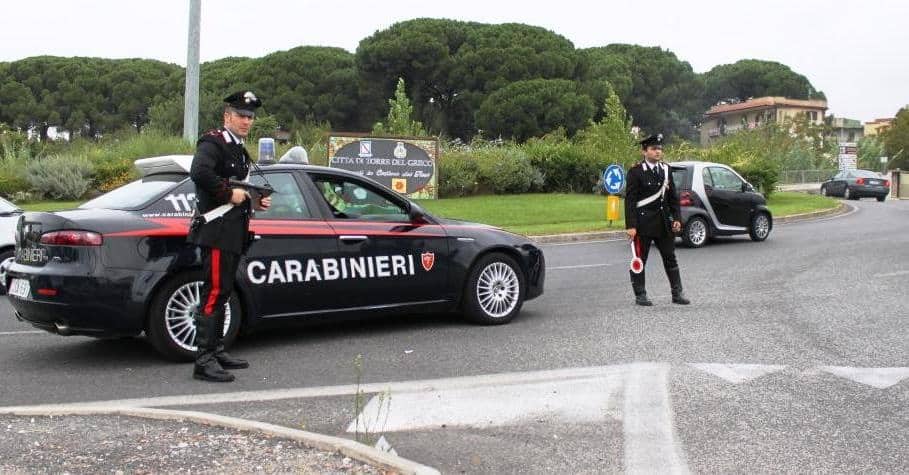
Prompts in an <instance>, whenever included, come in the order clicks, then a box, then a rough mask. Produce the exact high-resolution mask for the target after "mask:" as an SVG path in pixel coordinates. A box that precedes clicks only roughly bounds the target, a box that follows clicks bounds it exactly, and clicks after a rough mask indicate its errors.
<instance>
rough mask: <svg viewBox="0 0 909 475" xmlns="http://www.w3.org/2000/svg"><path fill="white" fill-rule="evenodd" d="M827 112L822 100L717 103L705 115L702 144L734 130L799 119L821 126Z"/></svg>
mask: <svg viewBox="0 0 909 475" xmlns="http://www.w3.org/2000/svg"><path fill="white" fill-rule="evenodd" d="M826 111H827V101H825V100H822V99H808V100H804V99H789V98H786V97H759V98H757V99H749V100H747V101H743V102H737V103H734V104H726V103H720V104H717V105H715V106H713V107H711V108H710V110H708V111H707V112H706V113H705V114H704V123H703V124H702V125H701V143H702V144H705V145H706V144H708V143H710V141H711V140H716V139H717V138H719V137H722V136H724V135H727V134H730V133H733V132H735V131H737V130H741V129H746V128H748V129H753V128H755V127H757V126H759V125H761V124H763V123H766V122H782V121H784V120H786V119H795V118H796V117H800V116H802V117H807V118H808V120H810V121H811V122H814V123H816V124H822V123H824V113H825V112H826Z"/></svg>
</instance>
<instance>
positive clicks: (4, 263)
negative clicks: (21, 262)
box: [0, 249, 16, 295]
mask: <svg viewBox="0 0 909 475" xmlns="http://www.w3.org/2000/svg"><path fill="white" fill-rule="evenodd" d="M15 260H16V251H15V250H13V249H10V250H8V251H6V252H3V253H0V295H6V272H7V270H9V266H11V265H12V264H13V261H15Z"/></svg>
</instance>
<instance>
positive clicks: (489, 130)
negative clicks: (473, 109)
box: [477, 79, 594, 142]
mask: <svg viewBox="0 0 909 475" xmlns="http://www.w3.org/2000/svg"><path fill="white" fill-rule="evenodd" d="M593 113H594V107H593V102H592V101H591V99H590V97H588V96H587V95H585V94H583V93H582V92H581V91H580V90H579V87H578V84H577V83H576V82H574V81H569V80H567V79H531V80H528V81H517V82H514V83H511V84H509V85H508V86H505V87H503V88H502V89H499V90H497V91H496V92H493V93H492V94H490V95H489V97H487V98H486V100H484V101H483V105H482V106H481V107H480V111H479V113H478V114H477V122H478V125H479V126H480V127H481V128H482V129H483V133H484V135H487V136H492V137H496V136H502V137H506V138H511V139H514V140H516V141H519V142H523V141H524V140H527V139H528V138H530V137H536V136H540V135H543V134H545V133H547V132H551V131H553V130H556V129H558V128H560V127H563V128H564V129H565V131H566V132H567V133H568V134H569V135H573V134H574V133H575V132H577V131H578V130H579V129H581V128H582V127H584V126H585V125H586V124H587V123H588V122H590V120H591V119H592V118H593Z"/></svg>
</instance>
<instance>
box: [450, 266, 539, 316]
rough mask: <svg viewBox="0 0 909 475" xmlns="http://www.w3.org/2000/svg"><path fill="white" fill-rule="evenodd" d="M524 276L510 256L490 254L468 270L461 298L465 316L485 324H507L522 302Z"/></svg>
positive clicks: (515, 314)
mask: <svg viewBox="0 0 909 475" xmlns="http://www.w3.org/2000/svg"><path fill="white" fill-rule="evenodd" d="M524 288H525V286H524V273H523V272H522V271H521V267H520V266H518V263H517V262H516V261H515V260H514V259H513V258H512V257H510V256H508V255H505V254H501V253H491V254H487V255H485V256H483V257H481V258H480V259H479V260H478V261H477V262H476V263H475V264H474V266H473V267H472V268H471V271H470V277H468V279H467V284H466V288H465V289H464V290H465V295H464V305H463V312H464V316H465V317H466V318H467V319H468V320H471V321H473V322H476V323H480V324H484V325H499V324H502V323H508V322H510V321H511V320H513V319H514V317H515V316H517V314H518V312H520V311H521V305H523V303H524Z"/></svg>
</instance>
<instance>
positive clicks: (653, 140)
mask: <svg viewBox="0 0 909 475" xmlns="http://www.w3.org/2000/svg"><path fill="white" fill-rule="evenodd" d="M640 144H641V148H647V147H650V146H653V145H659V146H661V147H662V146H663V134H656V135H651V136H649V137H647V138H645V139H644V140H641V141H640Z"/></svg>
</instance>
